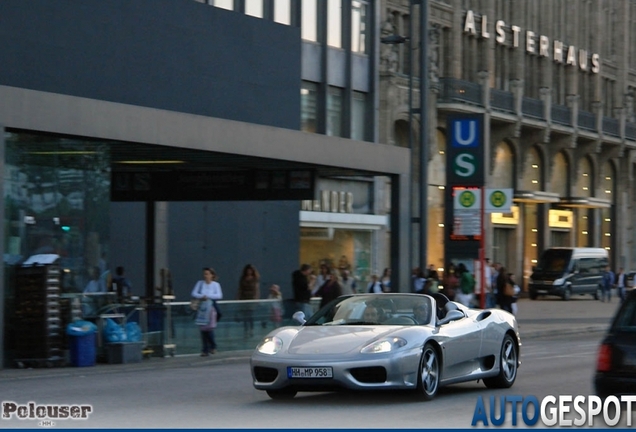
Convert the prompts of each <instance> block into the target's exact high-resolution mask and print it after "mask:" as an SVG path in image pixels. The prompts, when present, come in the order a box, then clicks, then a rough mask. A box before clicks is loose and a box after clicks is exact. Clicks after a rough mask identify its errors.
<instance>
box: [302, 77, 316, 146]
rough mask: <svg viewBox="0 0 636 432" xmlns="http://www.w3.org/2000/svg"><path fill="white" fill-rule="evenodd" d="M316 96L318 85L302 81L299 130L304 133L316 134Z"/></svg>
mask: <svg viewBox="0 0 636 432" xmlns="http://www.w3.org/2000/svg"><path fill="white" fill-rule="evenodd" d="M317 94H318V85H317V84H316V83H312V82H307V81H303V83H302V85H301V89H300V104H301V111H300V119H301V125H300V130H302V131H304V132H312V133H315V132H316V116H317V115H318V108H317V106H316V103H317Z"/></svg>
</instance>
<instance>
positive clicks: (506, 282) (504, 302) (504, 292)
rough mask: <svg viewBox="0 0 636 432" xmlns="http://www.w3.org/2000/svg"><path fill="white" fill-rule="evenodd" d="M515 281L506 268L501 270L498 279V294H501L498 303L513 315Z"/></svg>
mask: <svg viewBox="0 0 636 432" xmlns="http://www.w3.org/2000/svg"><path fill="white" fill-rule="evenodd" d="M514 286H515V283H514V280H513V279H512V273H506V268H505V267H501V268H500V269H499V276H498V277H497V292H498V293H499V298H498V301H497V302H498V303H499V306H500V307H501V309H503V310H505V311H508V312H510V313H512V303H513V301H514V296H515V294H514ZM511 290H512V291H511Z"/></svg>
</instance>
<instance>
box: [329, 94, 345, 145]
mask: <svg viewBox="0 0 636 432" xmlns="http://www.w3.org/2000/svg"><path fill="white" fill-rule="evenodd" d="M341 125H342V89H341V88H338V87H329V92H328V94H327V135H330V136H341V133H342V127H341Z"/></svg>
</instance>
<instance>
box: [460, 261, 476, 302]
mask: <svg viewBox="0 0 636 432" xmlns="http://www.w3.org/2000/svg"><path fill="white" fill-rule="evenodd" d="M457 273H458V275H459V292H457V293H456V294H455V297H456V298H457V300H458V301H459V302H460V303H461V304H463V305H464V306H467V307H470V305H471V304H472V302H473V297H474V292H475V278H474V277H473V275H472V274H471V273H470V272H469V271H468V269H467V268H466V265H465V264H464V263H459V265H458V266H457Z"/></svg>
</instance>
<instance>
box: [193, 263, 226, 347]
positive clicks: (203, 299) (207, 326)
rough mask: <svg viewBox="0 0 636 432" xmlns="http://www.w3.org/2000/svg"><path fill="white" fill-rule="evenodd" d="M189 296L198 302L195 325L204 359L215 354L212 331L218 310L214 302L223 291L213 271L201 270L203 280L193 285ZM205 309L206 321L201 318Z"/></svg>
mask: <svg viewBox="0 0 636 432" xmlns="http://www.w3.org/2000/svg"><path fill="white" fill-rule="evenodd" d="M190 296H191V297H192V298H195V299H199V300H200V303H199V309H198V310H197V325H198V326H199V331H200V333H201V343H202V346H201V356H202V357H206V356H208V355H210V354H216V341H215V340H214V329H215V328H216V322H217V320H218V309H217V308H216V305H215V303H216V300H221V299H222V298H223V291H222V290H221V285H220V284H219V283H218V282H217V281H216V272H215V271H214V269H212V268H210V267H204V268H203V279H201V280H200V281H198V282H197V283H196V284H195V285H194V288H193V289H192V293H191V294H190ZM206 309H207V313H208V316H207V320H206V319H204V318H206V317H204V316H203V315H205V310H206ZM202 311H203V312H202Z"/></svg>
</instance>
